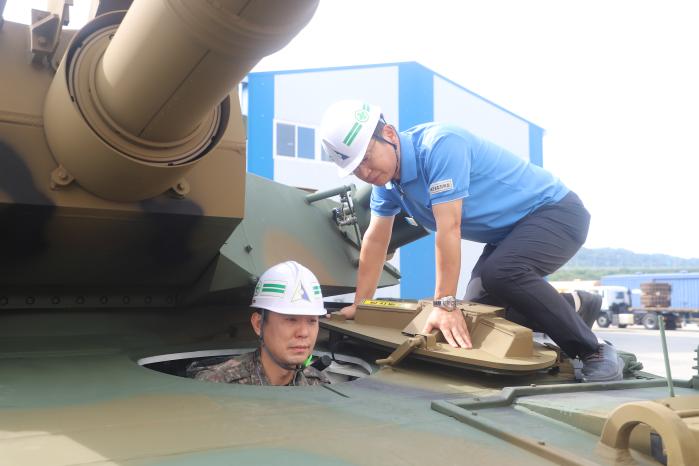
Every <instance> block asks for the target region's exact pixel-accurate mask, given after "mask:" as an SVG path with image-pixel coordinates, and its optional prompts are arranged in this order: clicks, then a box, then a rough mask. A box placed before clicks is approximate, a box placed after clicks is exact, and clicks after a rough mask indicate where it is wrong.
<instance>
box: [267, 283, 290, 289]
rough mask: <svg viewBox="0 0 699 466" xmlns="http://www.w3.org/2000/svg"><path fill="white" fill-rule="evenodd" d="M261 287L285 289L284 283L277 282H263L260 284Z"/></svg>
mask: <svg viewBox="0 0 699 466" xmlns="http://www.w3.org/2000/svg"><path fill="white" fill-rule="evenodd" d="M262 287H263V288H280V289H282V290H283V289H285V288H286V285H281V284H279V283H264V284H263V285H262Z"/></svg>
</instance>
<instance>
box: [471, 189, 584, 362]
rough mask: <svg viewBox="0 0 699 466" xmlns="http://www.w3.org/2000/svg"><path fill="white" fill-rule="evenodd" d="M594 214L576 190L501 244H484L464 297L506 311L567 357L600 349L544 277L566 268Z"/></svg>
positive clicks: (518, 227)
mask: <svg viewBox="0 0 699 466" xmlns="http://www.w3.org/2000/svg"><path fill="white" fill-rule="evenodd" d="M589 226H590V214H589V213H588V211H587V210H586V209H585V206H584V205H583V204H582V202H581V201H580V198H579V197H578V196H577V195H576V194H575V193H573V192H570V193H568V194H567V195H566V196H565V197H564V198H563V199H561V200H560V201H559V202H558V203H556V204H552V205H547V206H542V207H540V208H538V209H537V210H535V211H534V212H532V213H531V214H529V215H528V216H526V217H525V218H523V219H522V220H520V221H519V222H518V223H517V225H516V226H515V228H514V229H513V230H512V232H510V234H509V235H507V237H506V238H505V239H504V240H503V241H501V242H500V243H499V244H497V245H494V244H486V245H485V247H484V248H483V253H482V254H481V257H480V258H479V259H478V262H477V263H476V265H475V267H474V268H473V272H472V273H471V281H470V282H469V284H468V288H467V289H466V295H465V297H464V299H466V300H469V301H476V302H480V303H483V304H492V305H496V306H501V307H505V308H506V309H507V317H508V319H510V320H514V321H515V322H519V323H521V324H523V325H526V326H528V327H530V328H533V329H535V330H538V331H542V332H544V333H546V334H547V335H549V336H550V337H551V339H553V341H555V342H556V344H557V345H558V346H560V347H561V349H562V350H563V351H564V352H565V353H566V354H567V355H569V356H571V357H575V356H581V357H584V356H587V355H589V354H592V353H594V352H595V351H597V338H596V337H595V335H594V334H593V333H592V331H591V330H590V329H589V328H588V327H587V325H585V322H583V320H582V319H581V318H580V316H578V314H577V313H576V312H575V310H574V309H573V307H572V306H571V305H570V304H569V303H568V302H567V301H566V300H565V299H564V298H563V296H561V295H560V294H559V293H558V292H557V291H556V290H555V289H554V288H553V287H552V286H551V285H550V284H549V283H548V282H547V281H546V280H544V278H543V277H545V276H546V275H549V274H551V273H553V272H555V271H556V270H558V269H559V268H560V267H561V266H563V265H564V264H565V263H566V262H568V260H570V258H571V257H573V255H575V253H576V252H577V251H578V249H580V247H581V246H582V245H583V243H584V242H585V238H587V231H588V228H589Z"/></svg>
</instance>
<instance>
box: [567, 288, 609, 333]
mask: <svg viewBox="0 0 699 466" xmlns="http://www.w3.org/2000/svg"><path fill="white" fill-rule="evenodd" d="M573 293H577V295H578V297H579V298H580V309H578V314H579V315H580V317H582V320H583V321H584V322H585V323H586V324H587V326H588V327H590V328H592V324H594V323H595V321H596V320H597V317H598V316H599V312H600V309H602V296H600V295H598V294H595V293H589V292H587V291H574V292H573Z"/></svg>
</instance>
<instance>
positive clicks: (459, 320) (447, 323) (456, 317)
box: [343, 307, 471, 348]
mask: <svg viewBox="0 0 699 466" xmlns="http://www.w3.org/2000/svg"><path fill="white" fill-rule="evenodd" d="M345 309H347V308H345ZM343 311H344V309H343ZM434 329H439V330H441V331H442V335H444V338H445V339H446V340H447V342H448V343H449V344H450V345H451V346H453V347H454V348H459V347H461V348H471V337H470V336H469V334H468V327H466V320H465V319H464V315H463V314H462V313H461V311H460V310H458V309H457V310H454V311H452V312H449V311H447V310H445V309H442V308H441V307H434V308H433V309H432V312H430V315H429V317H428V318H427V323H426V324H425V328H424V329H423V330H422V333H424V334H428V333H430V332H431V331H432V330H434Z"/></svg>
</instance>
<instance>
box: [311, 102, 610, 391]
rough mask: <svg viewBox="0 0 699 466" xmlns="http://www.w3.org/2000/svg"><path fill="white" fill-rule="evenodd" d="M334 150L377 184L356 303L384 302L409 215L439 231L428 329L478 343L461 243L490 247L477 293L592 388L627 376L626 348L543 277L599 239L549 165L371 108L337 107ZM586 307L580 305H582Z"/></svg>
mask: <svg viewBox="0 0 699 466" xmlns="http://www.w3.org/2000/svg"><path fill="white" fill-rule="evenodd" d="M321 138H322V144H323V148H324V149H325V151H326V152H327V153H328V155H329V156H330V158H331V159H332V160H333V161H334V162H335V164H337V166H338V168H339V171H340V174H341V176H346V175H348V174H350V173H354V174H355V175H356V176H357V177H358V178H359V179H361V180H363V181H365V182H367V183H370V184H372V185H373V186H374V188H373V191H372V196H371V213H372V216H371V221H370V223H369V227H368V228H367V231H366V233H365V234H364V238H363V241H362V247H361V252H360V260H359V272H358V277H357V290H356V298H355V301H354V302H355V304H353V305H351V306H348V307H346V308H344V309H342V313H343V314H344V315H345V316H347V317H348V318H352V317H353V316H354V313H355V311H356V305H357V303H360V302H362V301H363V300H364V299H370V298H372V297H373V295H374V292H375V291H376V286H377V283H378V279H379V275H380V273H381V269H382V267H383V263H384V260H385V258H386V251H387V248H388V243H389V241H390V239H391V231H392V227H393V221H394V217H395V215H396V214H398V213H399V212H400V211H401V209H405V211H406V212H408V213H409V215H410V216H411V217H412V218H413V219H415V221H417V222H418V223H420V224H421V225H423V226H424V227H425V228H427V229H429V230H431V231H434V232H435V259H436V284H435V294H434V299H435V302H434V303H435V306H434V309H433V311H432V313H431V315H430V316H429V318H428V321H427V324H426V326H425V328H424V329H423V333H427V332H430V331H432V330H433V329H439V330H440V331H441V332H442V334H443V335H444V337H445V339H446V340H447V342H448V343H449V344H451V345H452V346H454V347H462V348H470V347H471V341H470V337H469V334H468V328H467V327H466V323H465V321H464V317H463V315H462V314H461V313H460V312H451V311H453V310H454V309H455V308H456V301H457V300H456V298H455V297H454V295H455V294H456V288H457V283H458V280H459V273H460V267H461V239H467V240H471V241H476V242H480V243H485V247H484V249H483V253H482V255H481V257H480V258H479V260H478V262H477V263H476V265H475V267H474V269H473V271H472V274H471V281H470V282H469V285H468V289H467V292H466V296H465V298H466V299H468V300H472V301H480V302H486V303H490V304H497V305H500V306H504V307H507V308H508V309H512V310H513V311H514V312H516V313H517V314H520V315H522V316H524V318H525V319H527V321H528V322H529V323H530V324H531V325H535V326H537V327H538V328H540V329H541V330H543V331H544V332H546V333H547V334H548V335H549V336H550V337H551V338H552V339H553V340H554V341H555V342H556V343H557V344H558V345H559V346H560V347H561V349H563V351H564V352H565V353H566V354H568V355H569V356H571V357H575V356H578V357H580V358H581V360H582V361H583V370H582V372H583V377H584V379H585V380H588V381H611V380H619V379H621V377H622V370H623V363H622V361H621V359H620V358H619V357H618V356H617V354H616V351H615V350H614V349H613V348H612V347H611V346H609V345H607V344H599V343H598V341H597V338H596V337H595V335H594V334H593V333H592V331H591V330H590V328H589V327H588V326H587V325H586V324H585V323H584V322H583V320H582V319H581V318H580V316H579V315H578V314H577V313H576V312H575V310H576V309H575V308H574V306H572V305H571V304H572V303H569V302H568V301H566V299H565V298H564V297H563V296H562V295H560V294H559V293H557V292H556V290H555V289H554V288H553V287H552V286H551V285H550V284H549V283H548V282H547V281H546V280H545V279H544V278H543V277H544V276H546V275H549V274H551V273H553V272H554V271H556V270H557V269H558V268H559V267H561V266H562V265H563V264H565V263H566V262H567V261H568V260H569V259H570V258H571V257H572V256H573V255H574V254H575V253H576V252H577V250H578V249H579V248H580V247H581V246H582V244H583V243H584V242H585V238H586V237H587V230H588V227H589V221H590V216H589V213H588V212H587V210H585V207H584V206H583V204H582V202H581V201H580V199H579V198H578V196H576V195H575V193H573V192H571V191H570V190H569V189H568V188H566V187H565V186H564V185H563V184H562V183H561V182H560V181H559V180H558V179H557V178H555V177H554V176H553V175H551V174H550V173H549V172H547V171H546V170H544V169H542V168H540V167H538V166H535V165H533V164H531V163H528V162H526V161H524V160H522V159H521V158H519V157H517V156H516V155H514V154H512V153H510V152H508V151H506V150H505V149H502V148H501V147H498V146H496V145H495V144H492V143H490V142H488V141H485V140H483V139H480V138H478V137H477V136H475V135H473V134H471V133H469V132H468V131H466V130H464V129H461V128H458V127H455V126H449V125H441V124H436V123H427V124H423V125H419V126H416V127H413V128H411V129H409V130H407V131H404V132H402V133H398V131H397V130H396V129H395V128H394V127H393V126H391V125H388V124H386V122H385V120H384V119H383V115H382V114H381V110H380V109H379V108H378V107H377V106H375V105H369V104H366V103H363V102H360V101H351V100H347V101H340V102H337V103H336V104H334V105H332V106H331V107H330V108H329V109H328V110H327V112H326V113H325V115H324V116H323V121H322V124H321ZM578 305H579V302H578Z"/></svg>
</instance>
